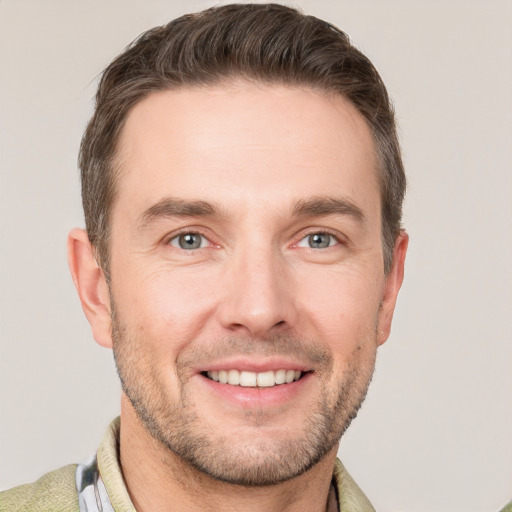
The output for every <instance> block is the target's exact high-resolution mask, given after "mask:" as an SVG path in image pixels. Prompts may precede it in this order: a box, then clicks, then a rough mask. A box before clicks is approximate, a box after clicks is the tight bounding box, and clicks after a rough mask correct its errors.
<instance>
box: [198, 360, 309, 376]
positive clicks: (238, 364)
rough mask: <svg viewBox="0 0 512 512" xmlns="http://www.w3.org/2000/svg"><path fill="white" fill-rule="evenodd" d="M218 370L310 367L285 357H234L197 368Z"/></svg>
mask: <svg viewBox="0 0 512 512" xmlns="http://www.w3.org/2000/svg"><path fill="white" fill-rule="evenodd" d="M220 370H239V371H246V372H255V373H262V372H268V371H277V370H298V371H301V372H307V371H311V370H312V368H311V366H308V365H307V364H305V363H303V362H299V361H293V360H291V359H287V358H266V359H251V358H248V357H244V358H236V357H235V358H229V359H222V360H216V361H212V362H211V363H205V364H202V365H201V366H199V367H198V368H197V373H203V372H207V371H220Z"/></svg>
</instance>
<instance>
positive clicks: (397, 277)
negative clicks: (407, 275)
mask: <svg viewBox="0 0 512 512" xmlns="http://www.w3.org/2000/svg"><path fill="white" fill-rule="evenodd" d="M408 244H409V235H408V234H407V233H406V232H405V231H403V230H402V231H400V234H399V235H398V237H397V239H396V241H395V247H394V248H393V264H392V267H391V270H390V271H389V274H388V275H387V276H386V280H385V283H384V289H383V293H382V301H381V306H380V312H379V325H378V332H377V341H378V344H379V345H382V344H383V343H384V342H385V341H386V340H387V339H388V337H389V333H390V332H391V322H392V320H393V313H394V311H395V305H396V300H397V297H398V292H399V291H400V287H401V286H402V282H403V280H404V266H405V255H406V253H407V246H408Z"/></svg>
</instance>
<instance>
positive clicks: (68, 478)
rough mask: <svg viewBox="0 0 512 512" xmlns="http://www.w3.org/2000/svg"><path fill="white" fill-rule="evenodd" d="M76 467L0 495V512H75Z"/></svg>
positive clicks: (76, 504) (65, 468) (76, 497)
mask: <svg viewBox="0 0 512 512" xmlns="http://www.w3.org/2000/svg"><path fill="white" fill-rule="evenodd" d="M75 470H76V465H75V464H70V465H69V466H64V467H63V468H60V469H57V470H55V471H52V472H50V473H47V474H46V475H44V476H42V477H41V478H40V479H39V480H37V481H36V482H34V483H32V484H26V485H20V486H18V487H14V488H12V489H9V490H8V491H4V492H0V512H7V511H9V512H32V511H34V512H35V511H37V512H50V511H51V512H72V511H73V512H75V511H78V510H79V507H78V494H77V491H76V486H75Z"/></svg>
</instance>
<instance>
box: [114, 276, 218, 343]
mask: <svg viewBox="0 0 512 512" xmlns="http://www.w3.org/2000/svg"><path fill="white" fill-rule="evenodd" d="M129 275H131V276H133V277H132V279H130V280H129V281H127V282H125V283H123V284H122V285H120V286H117V287H116V289H115V290H116V295H115V298H116V304H117V305H118V309H119V311H120V312H121V313H122V315H123V320H124V321H125V323H126V325H127V327H128V328H129V329H131V330H135V331H136V332H145V333H146V334H145V336H144V337H145V339H146V341H145V342H146V343H152V344H154V345H155V346H156V347H155V350H157V351H158V352H163V351H166V352H169V351H172V352H174V353H178V352H179V351H180V350H181V349H182V348H183V347H184V346H185V345H187V344H188V343H190V341H191V340H193V339H194V338H196V337H197V336H198V335H199V333H200V331H201V330H202V329H203V328H204V326H205V324H206V323H208V321H209V318H210V317H211V312H212V311H213V310H214V308H215V297H216V295H218V286H216V285H215V282H216V280H215V279H212V278H210V279H208V278H206V276H202V275H201V272H198V271H197V269H196V271H194V269H191V268H190V269H159V270H155V271H151V270H150V269H148V268H144V269H143V271H142V272H139V273H137V272H132V273H130V274H129ZM210 277H211V276H210ZM216 290H217V294H216V293H215V292H216Z"/></svg>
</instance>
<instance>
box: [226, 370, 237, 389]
mask: <svg viewBox="0 0 512 512" xmlns="http://www.w3.org/2000/svg"><path fill="white" fill-rule="evenodd" d="M228 383H229V384H231V385H232V386H238V385H239V384H240V372H239V371H238V370H229V372H228Z"/></svg>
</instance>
